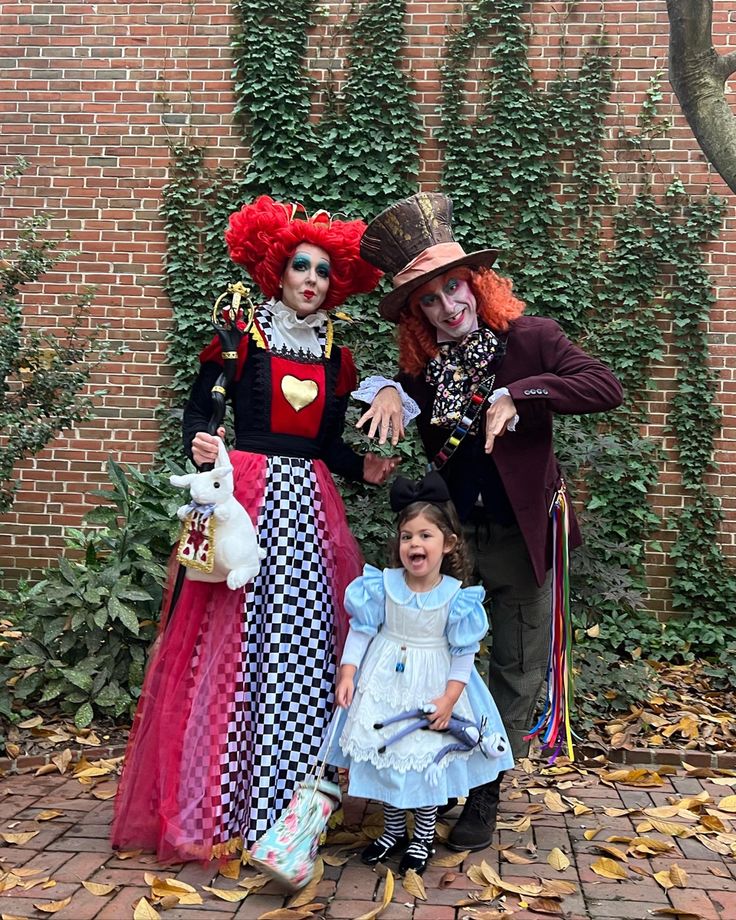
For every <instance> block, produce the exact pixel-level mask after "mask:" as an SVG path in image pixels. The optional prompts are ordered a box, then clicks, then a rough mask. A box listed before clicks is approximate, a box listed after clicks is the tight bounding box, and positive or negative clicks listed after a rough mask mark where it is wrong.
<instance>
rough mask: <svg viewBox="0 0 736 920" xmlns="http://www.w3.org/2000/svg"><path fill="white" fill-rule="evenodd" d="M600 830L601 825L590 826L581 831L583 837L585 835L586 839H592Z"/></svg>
mask: <svg viewBox="0 0 736 920" xmlns="http://www.w3.org/2000/svg"><path fill="white" fill-rule="evenodd" d="M602 830H603V828H602V827H591V828H590V830H587V831H583V837H585V839H586V840H592V839H593V838H594V837H595V836H596V835H597V834H600V832H601V831H602Z"/></svg>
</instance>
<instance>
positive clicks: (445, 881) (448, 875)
mask: <svg viewBox="0 0 736 920" xmlns="http://www.w3.org/2000/svg"><path fill="white" fill-rule="evenodd" d="M457 877H458V874H457V872H445V874H444V875H443V876H442V877H441V878H440V880H439V882H438V883H437V887H438V888H449V887H450V885H452V883H453V882H454V881H455V879H456V878H457Z"/></svg>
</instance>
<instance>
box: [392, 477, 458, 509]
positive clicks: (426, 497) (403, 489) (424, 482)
mask: <svg viewBox="0 0 736 920" xmlns="http://www.w3.org/2000/svg"><path fill="white" fill-rule="evenodd" d="M389 500H390V502H391V509H392V510H393V511H396V512H399V511H403V510H404V508H407V507H408V506H409V505H413V504H414V502H428V503H429V504H432V505H439V504H443V503H444V502H449V501H450V493H449V491H448V490H447V483H446V482H445V480H444V479H443V478H442V476H440V474H439V473H437V472H435V471H434V470H433V471H432V472H431V473H427V475H426V476H425V477H424V479H420V480H419V481H418V482H415V481H414V480H413V479H407V477H406V476H397V477H396V479H395V480H394V484H393V485H392V486H391V493H390V496H389Z"/></svg>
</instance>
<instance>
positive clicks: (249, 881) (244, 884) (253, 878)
mask: <svg viewBox="0 0 736 920" xmlns="http://www.w3.org/2000/svg"><path fill="white" fill-rule="evenodd" d="M268 882H269V878H268V876H267V875H263V874H261V875H249V876H248V877H247V878H243V879H241V880H240V881H239V882H238V888H245V890H246V891H247V892H248V894H250V892H251V891H258V890H259V889H260V888H263V886H264V885H268Z"/></svg>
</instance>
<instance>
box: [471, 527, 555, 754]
mask: <svg viewBox="0 0 736 920" xmlns="http://www.w3.org/2000/svg"><path fill="white" fill-rule="evenodd" d="M465 536H466V539H467V541H468V544H469V546H470V547H471V549H472V550H473V553H474V555H475V563H476V569H477V573H476V574H477V575H478V577H479V578H480V580H481V581H482V584H483V587H484V588H485V589H486V593H487V597H488V599H489V600H490V619H491V629H490V634H489V644H490V650H491V654H490V661H489V669H488V686H489V688H490V691H491V694H492V695H493V698H494V700H495V701H496V705H497V706H498V711H499V712H500V713H501V718H502V719H503V722H504V725H505V727H506V731H507V733H508V737H509V742H510V743H511V748H512V751H513V754H514V758H515V759H518V758H520V757H525V756H526V755H527V753H528V751H529V742H528V741H524V735H526V734H528V732H529V729H530V728H531V727H532V726H533V725H534V720H535V710H536V708H537V702H538V700H539V696H540V692H541V689H542V684H543V683H544V681H545V679H546V677H547V658H548V655H549V639H550V636H549V631H550V598H551V581H552V573H551V572H548V573H547V578H546V580H545V582H544V584H543V585H542V587H541V588H540V587H539V585H537V582H536V579H535V577H534V572H533V570H532V564H531V561H530V559H529V553H528V552H527V548H526V544H525V543H524V538H523V537H522V535H521V531H520V530H519V528H518V527H517V526H516V525H515V524H514V525H512V526H511V527H503V526H501V525H500V524H493V523H485V522H482V523H480V524H479V525H478V526H476V525H475V524H468V525H466V528H465Z"/></svg>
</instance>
